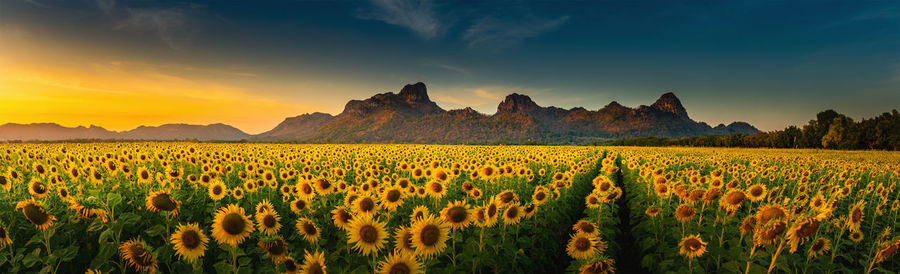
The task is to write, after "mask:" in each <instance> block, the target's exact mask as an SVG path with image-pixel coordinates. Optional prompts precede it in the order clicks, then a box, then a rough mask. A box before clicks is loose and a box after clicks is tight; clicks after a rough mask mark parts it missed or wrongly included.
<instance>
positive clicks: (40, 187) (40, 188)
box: [28, 179, 50, 199]
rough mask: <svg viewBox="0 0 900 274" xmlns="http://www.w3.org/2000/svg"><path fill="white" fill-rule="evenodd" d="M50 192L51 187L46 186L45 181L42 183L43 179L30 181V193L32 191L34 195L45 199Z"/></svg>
mask: <svg viewBox="0 0 900 274" xmlns="http://www.w3.org/2000/svg"><path fill="white" fill-rule="evenodd" d="M49 192H50V189H49V188H47V186H45V185H44V184H43V183H41V180H38V179H34V180H31V182H29V183H28V193H31V195H32V196H37V197H38V198H41V199H43V198H45V197H47V193H49Z"/></svg>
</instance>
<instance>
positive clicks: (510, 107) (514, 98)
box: [497, 93, 541, 114]
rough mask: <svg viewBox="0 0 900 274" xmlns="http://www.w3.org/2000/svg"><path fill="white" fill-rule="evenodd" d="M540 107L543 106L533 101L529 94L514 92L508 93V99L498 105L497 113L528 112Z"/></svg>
mask: <svg viewBox="0 0 900 274" xmlns="http://www.w3.org/2000/svg"><path fill="white" fill-rule="evenodd" d="M539 109H541V107H540V106H538V104H537V103H535V102H534V101H532V100H531V97H528V95H524V94H518V93H513V94H510V95H507V96H506V99H504V100H503V102H501V103H500V105H498V106H497V114H502V113H528V112H532V111H535V110H539Z"/></svg>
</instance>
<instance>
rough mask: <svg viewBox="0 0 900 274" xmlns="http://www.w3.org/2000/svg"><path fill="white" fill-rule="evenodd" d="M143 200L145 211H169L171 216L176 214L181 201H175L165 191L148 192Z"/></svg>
mask: <svg viewBox="0 0 900 274" xmlns="http://www.w3.org/2000/svg"><path fill="white" fill-rule="evenodd" d="M144 201H145V204H146V205H145V206H146V208H147V211H150V212H157V211H162V212H171V213H172V215H173V216H177V215H178V209H179V208H180V207H181V202H179V201H175V199H173V198H172V195H170V194H169V193H167V192H165V191H154V192H150V195H147V198H145V199H144Z"/></svg>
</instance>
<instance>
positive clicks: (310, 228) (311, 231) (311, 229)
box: [303, 223, 319, 236]
mask: <svg viewBox="0 0 900 274" xmlns="http://www.w3.org/2000/svg"><path fill="white" fill-rule="evenodd" d="M303 232H305V233H306V235H310V236H314V235H316V233H318V232H319V231H318V230H316V226H314V225H313V224H310V223H305V224H303Z"/></svg>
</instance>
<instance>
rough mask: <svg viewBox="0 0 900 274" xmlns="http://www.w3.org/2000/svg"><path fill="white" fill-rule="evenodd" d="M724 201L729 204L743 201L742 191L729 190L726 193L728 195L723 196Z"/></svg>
mask: <svg viewBox="0 0 900 274" xmlns="http://www.w3.org/2000/svg"><path fill="white" fill-rule="evenodd" d="M725 201H727V202H728V203H729V204H732V205H737V204H740V203H741V202H743V201H744V193H741V192H731V193H729V194H728V197H725Z"/></svg>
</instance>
